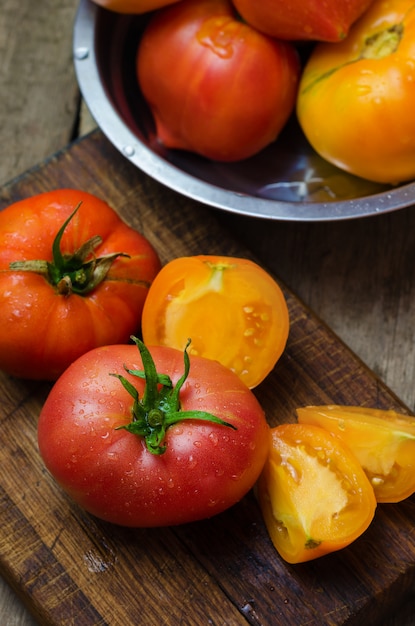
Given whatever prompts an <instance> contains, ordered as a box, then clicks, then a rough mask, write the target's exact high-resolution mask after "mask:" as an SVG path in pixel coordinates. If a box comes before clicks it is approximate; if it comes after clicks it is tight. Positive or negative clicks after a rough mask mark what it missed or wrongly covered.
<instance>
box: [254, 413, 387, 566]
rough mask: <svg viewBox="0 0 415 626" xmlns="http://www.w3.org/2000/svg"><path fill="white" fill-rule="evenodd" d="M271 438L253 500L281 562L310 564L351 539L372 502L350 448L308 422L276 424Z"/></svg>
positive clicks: (358, 532) (360, 528)
mask: <svg viewBox="0 0 415 626" xmlns="http://www.w3.org/2000/svg"><path fill="white" fill-rule="evenodd" d="M271 437H272V439H271V450H270V454H269V457H268V461H267V462H266V464H265V467H264V469H263V472H262V474H261V476H260V478H259V480H258V483H257V497H258V501H259V504H260V507H261V510H262V514H263V517H264V521H265V524H266V526H267V529H268V532H269V535H270V537H271V540H272V542H273V544H274V546H275V548H276V549H277V550H278V552H279V554H280V555H281V556H282V558H283V559H285V560H286V561H287V562H288V563H301V562H304V561H310V560H311V559H315V558H317V557H320V556H323V555H325V554H328V553H329V552H334V551H336V550H340V549H341V548H344V547H346V546H347V545H349V544H350V543H351V542H352V541H354V540H355V539H357V537H359V536H360V535H361V534H362V533H363V532H364V531H365V530H366V529H367V528H368V526H369V525H370V523H371V521H372V519H373V516H374V514H375V510H376V499H375V495H374V492H373V488H372V486H371V484H370V482H369V480H368V478H367V476H366V474H365V473H364V471H363V469H362V467H361V465H360V463H359V462H358V460H357V459H356V458H355V457H354V455H353V454H352V453H351V452H350V450H349V449H348V448H347V447H346V446H345V445H344V444H343V443H342V441H341V440H340V439H339V438H338V437H335V436H333V435H332V434H331V433H329V432H328V431H327V430H325V429H324V428H320V427H318V426H314V425H309V424H284V425H281V426H277V427H275V428H273V429H271Z"/></svg>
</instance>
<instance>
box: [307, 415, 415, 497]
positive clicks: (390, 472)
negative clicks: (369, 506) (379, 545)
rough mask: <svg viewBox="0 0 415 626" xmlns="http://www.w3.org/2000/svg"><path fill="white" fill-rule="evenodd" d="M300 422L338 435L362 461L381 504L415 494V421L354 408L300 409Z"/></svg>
mask: <svg viewBox="0 0 415 626" xmlns="http://www.w3.org/2000/svg"><path fill="white" fill-rule="evenodd" d="M297 415H298V420H299V422H301V423H303V424H315V425H317V426H320V427H322V428H325V429H326V430H328V431H330V432H332V433H334V434H335V435H337V436H338V437H339V438H340V439H341V440H342V441H343V442H344V443H345V445H347V446H348V447H349V448H350V449H351V450H352V452H353V454H354V455H355V456H356V458H357V459H358V460H359V462H360V464H361V465H362V467H363V469H364V470H365V472H366V474H367V476H368V477H369V480H370V481H371V483H372V486H373V489H374V491H375V495H376V499H377V501H378V502H400V501H401V500H404V499H405V498H407V497H409V496H410V495H412V494H413V493H414V492H415V418H413V417H410V416H408V415H403V414H400V413H397V412H395V411H383V410H380V409H373V408H366V407H355V406H335V405H328V406H309V407H302V408H299V409H297Z"/></svg>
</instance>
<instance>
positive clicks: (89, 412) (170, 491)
mask: <svg viewBox="0 0 415 626" xmlns="http://www.w3.org/2000/svg"><path fill="white" fill-rule="evenodd" d="M135 341H136V343H137V345H138V346H139V349H140V353H139V351H138V350H137V347H136V346H135V345H121V346H107V347H101V348H96V349H95V350H92V351H91V352H89V353H87V354H85V355H83V356H82V357H80V359H78V360H77V361H76V362H75V363H73V364H72V365H71V366H70V367H69V368H68V369H67V370H66V372H65V373H64V374H63V375H62V376H61V377H60V378H59V380H58V381H57V382H56V383H55V385H54V387H53V388H52V390H51V392H50V395H49V397H48V398H47V400H46V403H45V404H44V407H43V409H42V412H41V415H40V418H39V426H38V440H39V450H40V453H41V455H42V457H43V459H44V462H45V465H46V467H47V468H48V469H49V470H50V472H51V473H52V475H53V476H54V477H55V479H56V480H57V482H58V483H60V485H61V486H62V487H63V489H64V490H66V492H67V493H68V494H69V495H70V496H71V497H72V498H73V499H74V500H75V501H76V502H77V503H78V504H80V506H82V507H83V508H85V509H86V510H87V511H89V512H90V513H92V514H93V515H95V516H97V517H99V518H102V519H104V520H107V521H109V522H113V523H116V524H120V525H124V526H131V527H150V526H166V525H172V524H180V523H186V522H190V521H194V520H198V519H202V518H206V517H211V516H213V515H215V514H217V513H219V512H221V511H223V510H224V509H226V508H228V507H230V506H231V505H233V504H234V503H236V502H237V501H238V500H240V499H241V498H242V497H243V496H244V495H245V494H246V493H247V492H248V491H249V490H250V489H251V487H252V486H253V485H254V483H255V481H256V479H257V478H258V476H259V474H260V472H261V470H262V467H263V466H264V463H265V460H266V458H267V454H268V450H269V444H270V430H269V427H268V425H267V423H266V420H265V417H264V413H263V411H262V409H261V407H260V405H259V403H258V401H257V400H256V398H255V396H254V395H253V393H252V392H251V391H250V390H249V389H248V388H247V387H246V385H245V384H244V383H243V382H241V381H240V379H239V378H238V377H237V376H236V374H234V373H233V372H231V371H230V370H229V369H228V368H226V367H224V366H223V365H220V364H219V363H217V362H216V361H212V360H210V359H204V358H202V357H190V358H189V357H188V355H187V352H186V351H185V353H184V354H183V352H181V351H179V350H175V349H173V348H166V347H154V348H150V349H147V348H146V347H145V346H144V344H143V343H142V342H140V341H139V340H138V339H136V340H135ZM140 354H141V356H140ZM125 367H127V368H128V369H127V370H126V369H125ZM143 367H144V368H145V371H146V380H145V381H144V379H143V378H141V377H140V376H139V375H138V372H137V371H140V370H143ZM111 374H114V375H113V376H111ZM160 383H162V384H161V385H160Z"/></svg>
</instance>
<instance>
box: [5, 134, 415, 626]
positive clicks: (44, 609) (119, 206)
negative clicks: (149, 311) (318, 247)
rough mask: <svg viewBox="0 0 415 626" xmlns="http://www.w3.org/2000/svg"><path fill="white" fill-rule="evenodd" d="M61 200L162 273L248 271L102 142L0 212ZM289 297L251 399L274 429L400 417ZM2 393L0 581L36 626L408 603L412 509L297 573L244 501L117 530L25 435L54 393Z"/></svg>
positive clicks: (365, 611)
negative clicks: (303, 416)
mask: <svg viewBox="0 0 415 626" xmlns="http://www.w3.org/2000/svg"><path fill="white" fill-rule="evenodd" d="M60 187H71V188H79V189H83V190H86V191H89V192H91V193H94V194H96V195H98V196H100V197H102V198H104V199H106V200H107V201H108V202H109V203H110V204H111V205H112V206H113V207H114V208H115V209H116V210H117V211H118V212H119V213H120V214H121V215H122V216H123V217H124V218H125V219H126V221H128V222H129V223H130V224H131V225H132V226H134V227H136V228H137V229H138V230H140V231H141V232H143V233H144V235H145V236H146V237H148V239H149V240H150V241H151V242H152V243H153V245H154V246H155V247H156V249H157V250H158V252H159V254H160V257H161V259H162V261H163V263H164V262H166V261H168V260H170V259H172V258H174V257H177V256H183V255H192V254H203V253H206V254H215V253H218V254H226V255H235V256H244V257H252V254H251V253H250V251H249V250H247V249H246V248H245V247H244V246H242V245H241V244H240V243H238V241H237V240H235V239H234V238H233V237H232V235H231V233H230V232H228V231H227V230H226V229H225V228H224V226H223V224H222V221H221V213H220V212H215V211H213V210H209V209H206V208H205V207H203V206H201V205H199V204H198V203H196V202H193V201H191V200H188V199H186V198H183V197H181V196H179V195H177V194H175V193H174V192H171V191H170V190H167V189H166V188H164V187H163V186H162V185H160V184H158V183H156V182H155V181H153V180H151V179H150V178H148V177H147V176H146V175H145V174H143V173H141V172H140V171H139V170H137V169H136V168H135V167H133V166H132V165H131V164H130V163H129V162H128V161H127V160H126V159H124V158H123V157H122V156H121V155H120V154H119V153H118V152H116V150H115V149H114V148H113V147H112V146H111V145H110V144H109V143H108V141H107V140H106V139H105V138H104V136H103V135H102V134H101V132H100V131H95V132H94V133H92V134H91V135H89V136H87V137H86V138H84V139H83V140H81V141H80V142H78V143H75V144H74V145H72V146H71V147H70V148H69V149H67V150H64V151H62V152H61V153H59V154H58V155H56V156H54V157H53V158H51V159H50V160H49V161H48V162H46V163H44V164H42V165H41V166H39V167H38V168H36V169H33V170H31V171H30V172H28V173H27V174H26V175H24V176H23V177H21V178H19V179H18V180H16V181H14V182H13V183H11V184H9V185H8V186H6V187H5V188H3V189H2V190H1V192H0V207H1V208H4V207H5V206H7V205H8V204H11V203H12V202H14V201H16V200H19V199H21V198H24V197H27V196H30V195H33V194H36V193H40V192H43V191H47V190H50V189H54V188H60ZM284 289H285V288H284ZM285 293H286V297H287V301H288V305H289V309H290V315H291V331H290V337H289V341H288V345H287V349H286V351H285V353H284V355H283V357H282V359H281V360H280V361H279V363H278V364H277V366H276V368H275V371H274V372H273V373H272V374H271V375H270V376H269V377H268V378H267V379H266V380H265V381H264V382H263V383H262V385H260V387H259V388H257V389H256V390H255V393H256V394H257V396H258V398H259V400H260V402H261V403H262V405H263V407H264V409H265V411H266V413H267V417H268V420H269V423H270V425H272V426H274V425H276V424H278V423H281V422H285V421H294V420H295V413H294V411H295V408H296V407H297V406H300V405H304V404H312V403H317V404H325V403H338V404H362V405H367V406H377V407H379V408H395V409H398V410H402V411H406V408H405V407H403V406H402V405H401V403H400V402H399V400H398V399H397V398H396V397H395V396H394V395H393V394H392V393H391V392H390V391H389V390H388V389H387V388H386V387H385V386H384V385H383V384H382V383H381V382H380V380H379V379H377V378H376V376H375V375H374V374H373V373H372V372H370V371H369V370H368V369H367V368H366V367H365V366H364V365H363V364H362V363H361V362H360V361H359V360H358V359H357V358H356V357H355V356H354V355H353V354H352V353H351V352H350V351H349V350H348V349H347V347H346V346H345V345H343V344H342V343H341V342H340V341H339V339H338V338H337V337H336V336H335V335H334V334H333V333H332V332H331V331H330V330H329V329H328V328H326V327H325V326H324V325H323V324H322V323H321V321H319V320H318V319H317V318H316V317H315V316H314V315H313V313H312V312H311V311H309V310H307V309H306V308H305V307H304V305H303V304H302V303H301V302H300V301H299V300H298V299H297V298H296V297H295V295H293V294H292V293H290V292H289V291H288V290H286V289H285ZM0 389H1V396H0V397H1V404H0V419H1V427H2V428H1V437H2V446H1V448H0V463H1V467H2V470H3V471H2V478H1V483H0V490H1V509H0V555H1V556H0V573H1V574H2V575H3V576H4V577H5V578H6V579H7V580H8V581H9V583H10V584H11V585H12V586H13V587H14V589H15V590H16V591H17V592H18V593H19V595H20V596H21V597H22V599H23V601H24V602H25V603H26V605H27V607H28V608H29V610H30V611H31V612H32V614H33V615H34V616H35V618H36V619H37V620H38V621H39V623H40V624H41V625H42V626H48V625H53V626H58V625H59V626H67V625H68V626H69V625H75V626H83V625H85V626H93V625H111V626H118V625H120V626H136V625H141V624H143V625H144V626H151V625H153V624H154V625H156V624H157V626H159V625H161V624H168V625H177V624H185V625H191V626H198V625H202V624H206V625H208V624H209V625H215V626H223V625H229V626H235V625H245V626H246V625H247V624H252V625H254V626H259V625H262V626H274V625H280V624H281V625H291V624H292V625H295V626H301V625H304V626H305V625H306V624H307V625H320V624H321V625H333V626H334V625H336V626H337V625H341V624H342V625H346V624H347V625H349V626H350V625H357V624H359V625H360V624H362V623H366V624H371V625H373V624H376V623H381V621H382V620H383V619H385V617H386V616H387V615H388V614H392V613H394V612H395V611H396V609H397V607H398V606H399V605H400V604H401V603H402V602H403V601H404V600H405V599H406V598H408V597H409V596H410V595H412V594H413V592H414V589H415V532H414V520H415V498H414V497H412V498H409V499H408V500H406V501H405V502H403V503H401V504H399V505H383V506H379V507H378V510H377V513H376V516H375V519H374V521H373V523H372V525H371V526H370V528H369V529H368V531H367V532H366V533H365V534H364V535H363V536H362V537H361V538H360V539H359V540H357V541H356V542H355V543H354V544H352V545H351V546H349V547H348V548H346V549H344V550H343V551H341V552H338V553H336V554H333V555H330V556H327V557H324V558H322V559H320V560H316V561H312V562H310V563H307V564H301V565H297V566H290V565H287V564H286V563H285V562H283V561H282V560H281V559H280V558H279V556H278V554H277V553H276V551H275V550H274V548H273V546H272V544H271V542H270V540H269V538H268V535H267V532H266V529H265V526H264V524H263V522H262V518H261V514H260V511H259V509H258V506H257V504H256V502H255V499H254V497H253V495H252V493H250V494H249V495H248V496H247V497H246V498H244V499H243V501H241V502H240V503H239V504H238V505H236V506H234V507H233V508H232V509H230V510H229V511H227V512H225V513H223V514H221V515H219V516H217V517H215V518H213V519H211V520H208V521H203V522H198V523H195V524H188V525H185V526H181V527H176V528H166V529H144V530H132V529H123V528H119V527H116V526H112V525H110V524H106V523H103V522H101V521H99V520H96V519H94V518H92V517H91V516H89V515H88V514H86V513H84V512H83V511H81V510H80V509H79V508H78V507H77V506H75V505H74V504H73V503H72V502H70V501H69V500H68V499H67V498H66V496H65V495H64V494H63V493H62V492H61V490H60V489H59V488H58V487H57V485H56V484H55V483H54V481H53V479H52V478H51V477H50V475H49V474H48V472H47V471H46V470H45V468H44V466H43V464H42V462H41V459H40V457H39V454H38V450H37V443H36V424H37V418H38V415H39V412H40V409H41V406H42V403H43V402H44V400H45V398H46V396H47V393H48V391H49V389H50V385H48V384H46V383H45V384H42V383H33V382H28V381H24V380H17V379H13V378H10V377H8V376H6V375H4V374H0Z"/></svg>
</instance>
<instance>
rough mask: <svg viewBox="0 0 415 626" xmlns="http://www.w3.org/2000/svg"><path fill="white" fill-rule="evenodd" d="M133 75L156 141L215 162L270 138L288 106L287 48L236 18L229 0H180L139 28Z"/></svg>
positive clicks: (292, 75) (290, 53)
mask: <svg viewBox="0 0 415 626" xmlns="http://www.w3.org/2000/svg"><path fill="white" fill-rule="evenodd" d="M137 74H138V79H139V83H140V86H141V89H142V92H143V95H144V97H145V99H146V100H147V102H148V104H149V106H150V108H151V110H152V112H153V115H154V119H155V123H156V132H157V138H158V140H159V141H160V142H161V143H162V144H164V145H165V146H167V147H168V148H181V149H184V150H190V151H193V152H196V153H199V154H201V155H203V156H205V157H207V158H210V159H214V160H219V161H236V160H239V159H244V158H246V157H249V156H251V155H253V154H255V153H256V152H258V151H260V150H261V149H262V148H264V147H265V146H267V145H268V144H269V143H271V142H272V141H274V140H275V139H276V137H277V136H278V134H279V132H280V131H281V129H282V127H283V126H284V124H285V122H286V121H287V119H288V117H289V116H290V114H291V112H292V111H293V109H294V106H295V99H296V94H297V86H298V81H299V74H300V64H299V59H298V56H297V53H296V51H295V49H294V47H293V46H292V45H291V44H288V43H282V42H279V41H276V40H275V39H272V38H270V37H267V36H265V35H262V34H260V33H258V32H257V31H255V30H254V29H253V28H251V27H250V26H248V25H247V24H245V23H244V22H242V21H241V20H239V19H238V17H237V15H236V12H235V10H234V9H233V7H232V5H231V3H230V1H228V0H183V1H182V2H179V3H178V4H176V5H174V6H172V7H167V8H166V9H162V10H161V11H159V12H158V13H157V14H156V15H155V16H154V17H153V19H152V21H151V22H150V24H149V26H148V27H147V29H146V30H145V32H144V35H143V38H142V40H141V43H140V46H139V49H138V54H137Z"/></svg>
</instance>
